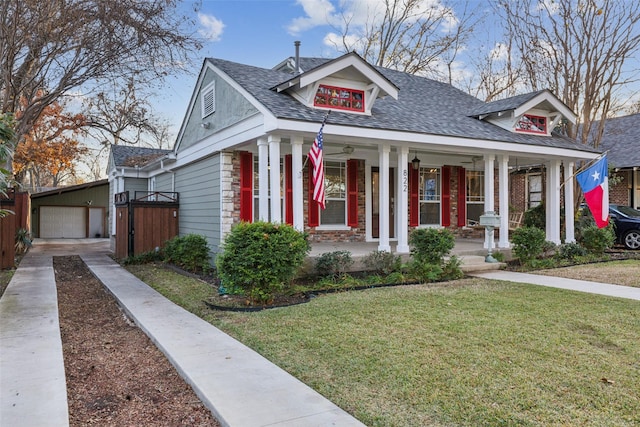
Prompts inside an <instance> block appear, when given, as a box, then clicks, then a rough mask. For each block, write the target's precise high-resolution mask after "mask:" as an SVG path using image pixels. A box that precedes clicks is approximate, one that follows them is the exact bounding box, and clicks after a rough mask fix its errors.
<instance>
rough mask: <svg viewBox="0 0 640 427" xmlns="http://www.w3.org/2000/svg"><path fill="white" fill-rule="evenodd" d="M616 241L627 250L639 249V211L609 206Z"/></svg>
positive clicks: (625, 207) (619, 206) (628, 207)
mask: <svg viewBox="0 0 640 427" xmlns="http://www.w3.org/2000/svg"><path fill="white" fill-rule="evenodd" d="M609 217H610V218H611V220H612V221H613V223H614V226H615V227H614V228H615V231H616V241H617V242H618V243H621V244H623V245H624V246H625V247H626V248H627V249H640V211H639V210H637V209H634V208H632V207H630V206H621V205H609Z"/></svg>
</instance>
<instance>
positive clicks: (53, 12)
mask: <svg viewBox="0 0 640 427" xmlns="http://www.w3.org/2000/svg"><path fill="white" fill-rule="evenodd" d="M178 4H179V0H144V1H140V0H47V1H42V0H2V1H0V106H1V108H2V110H1V112H2V113H6V112H10V113H16V117H17V123H16V133H17V135H18V138H20V137H21V136H23V135H26V134H27V133H28V132H29V130H30V129H31V128H32V126H33V124H34V122H35V121H36V120H37V118H38V117H39V116H40V114H41V112H42V111H43V110H44V108H46V106H47V105H49V104H51V103H52V102H54V101H55V100H57V99H58V98H60V97H61V96H62V95H64V94H65V93H69V92H71V91H72V90H74V89H77V88H79V87H81V86H83V85H85V84H87V83H97V82H104V81H111V80H113V79H119V78H125V79H128V78H129V77H135V79H136V81H142V82H151V81H153V79H161V78H162V77H164V76H165V75H166V74H167V73H172V72H175V71H176V70H179V69H180V68H181V67H183V66H184V65H185V64H188V63H189V61H190V59H191V55H192V54H193V52H195V50H197V49H198V48H199V42H198V41H197V39H196V38H195V37H194V36H193V35H192V34H191V33H190V31H193V30H192V29H193V28H194V26H193V25H191V26H189V25H188V24H189V22H188V21H187V18H186V17H185V16H183V15H182V14H181V13H180V12H179V10H178V8H177V5H178ZM23 99H26V100H27V101H28V102H27V103H26V105H24V107H23V108H21V105H20V102H21V100H23Z"/></svg>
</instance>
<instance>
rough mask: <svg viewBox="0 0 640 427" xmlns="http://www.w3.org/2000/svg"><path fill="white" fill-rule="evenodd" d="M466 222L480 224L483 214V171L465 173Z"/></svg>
mask: <svg viewBox="0 0 640 427" xmlns="http://www.w3.org/2000/svg"><path fill="white" fill-rule="evenodd" d="M466 195H467V221H475V222H476V223H478V222H480V215H482V213H483V212H484V171H470V170H468V171H467V179H466Z"/></svg>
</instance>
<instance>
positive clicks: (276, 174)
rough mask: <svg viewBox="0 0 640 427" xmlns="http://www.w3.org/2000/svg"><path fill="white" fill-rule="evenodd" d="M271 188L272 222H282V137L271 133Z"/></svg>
mask: <svg viewBox="0 0 640 427" xmlns="http://www.w3.org/2000/svg"><path fill="white" fill-rule="evenodd" d="M269 178H270V181H269V188H270V190H271V192H270V194H271V222H274V223H282V209H281V202H282V199H281V194H280V192H281V188H280V186H281V182H280V138H279V137H277V136H273V135H269Z"/></svg>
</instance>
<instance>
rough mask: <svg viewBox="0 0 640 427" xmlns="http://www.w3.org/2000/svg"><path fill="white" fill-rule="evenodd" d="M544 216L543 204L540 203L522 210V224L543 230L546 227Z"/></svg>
mask: <svg viewBox="0 0 640 427" xmlns="http://www.w3.org/2000/svg"><path fill="white" fill-rule="evenodd" d="M546 217H547V216H546V211H545V208H544V204H542V203H540V204H539V205H538V206H536V207H533V208H531V209H528V210H526V211H525V212H524V217H523V219H522V224H523V225H524V226H525V227H536V228H539V229H540V230H544V229H545V228H546V227H547V223H546Z"/></svg>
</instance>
